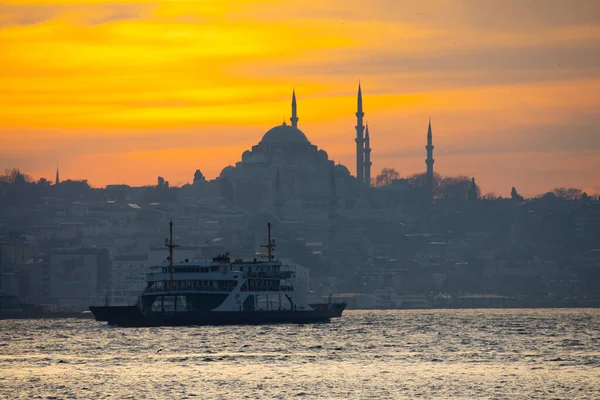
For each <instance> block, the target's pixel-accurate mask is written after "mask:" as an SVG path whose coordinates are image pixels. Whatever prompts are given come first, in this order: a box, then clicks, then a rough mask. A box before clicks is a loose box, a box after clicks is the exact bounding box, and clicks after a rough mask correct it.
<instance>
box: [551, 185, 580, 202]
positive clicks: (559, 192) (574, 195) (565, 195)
mask: <svg viewBox="0 0 600 400" xmlns="http://www.w3.org/2000/svg"><path fill="white" fill-rule="evenodd" d="M552 193H554V195H555V196H556V197H557V198H558V199H559V200H579V199H581V194H582V193H581V189H575V188H569V189H567V188H564V187H560V188H554V190H552Z"/></svg>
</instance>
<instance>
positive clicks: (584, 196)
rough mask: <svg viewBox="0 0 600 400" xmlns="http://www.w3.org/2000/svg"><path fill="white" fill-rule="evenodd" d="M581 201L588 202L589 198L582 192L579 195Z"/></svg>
mask: <svg viewBox="0 0 600 400" xmlns="http://www.w3.org/2000/svg"><path fill="white" fill-rule="evenodd" d="M581 201H590V196H589V195H588V194H587V193H586V192H583V193H582V194H581Z"/></svg>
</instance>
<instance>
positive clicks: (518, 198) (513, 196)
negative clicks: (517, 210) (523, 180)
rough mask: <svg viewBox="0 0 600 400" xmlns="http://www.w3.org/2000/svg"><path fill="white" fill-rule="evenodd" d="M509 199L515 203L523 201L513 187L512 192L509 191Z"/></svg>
mask: <svg viewBox="0 0 600 400" xmlns="http://www.w3.org/2000/svg"><path fill="white" fill-rule="evenodd" d="M510 198H511V199H513V200H516V201H523V200H525V199H524V197H523V196H521V195H520V194H519V193H518V192H517V189H515V187H514V186H513V188H512V190H511V191H510Z"/></svg>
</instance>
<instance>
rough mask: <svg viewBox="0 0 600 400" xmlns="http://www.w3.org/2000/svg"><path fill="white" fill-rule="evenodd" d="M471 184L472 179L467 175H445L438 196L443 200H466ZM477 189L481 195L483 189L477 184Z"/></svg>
mask: <svg viewBox="0 0 600 400" xmlns="http://www.w3.org/2000/svg"><path fill="white" fill-rule="evenodd" d="M471 186H472V182H471V179H469V178H468V177H466V176H456V177H452V176H445V177H443V178H441V180H440V184H439V191H438V195H437V196H438V198H440V199H443V200H464V199H465V198H466V197H467V193H468V192H469V190H470V188H471ZM475 190H476V193H477V195H478V196H479V194H480V193H481V191H480V189H479V187H478V186H477V184H475Z"/></svg>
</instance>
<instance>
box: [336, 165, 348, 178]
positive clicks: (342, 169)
mask: <svg viewBox="0 0 600 400" xmlns="http://www.w3.org/2000/svg"><path fill="white" fill-rule="evenodd" d="M334 168H335V173H336V175H350V171H348V168H346V166H345V165H342V164H338V165H336V166H335V167H334Z"/></svg>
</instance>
